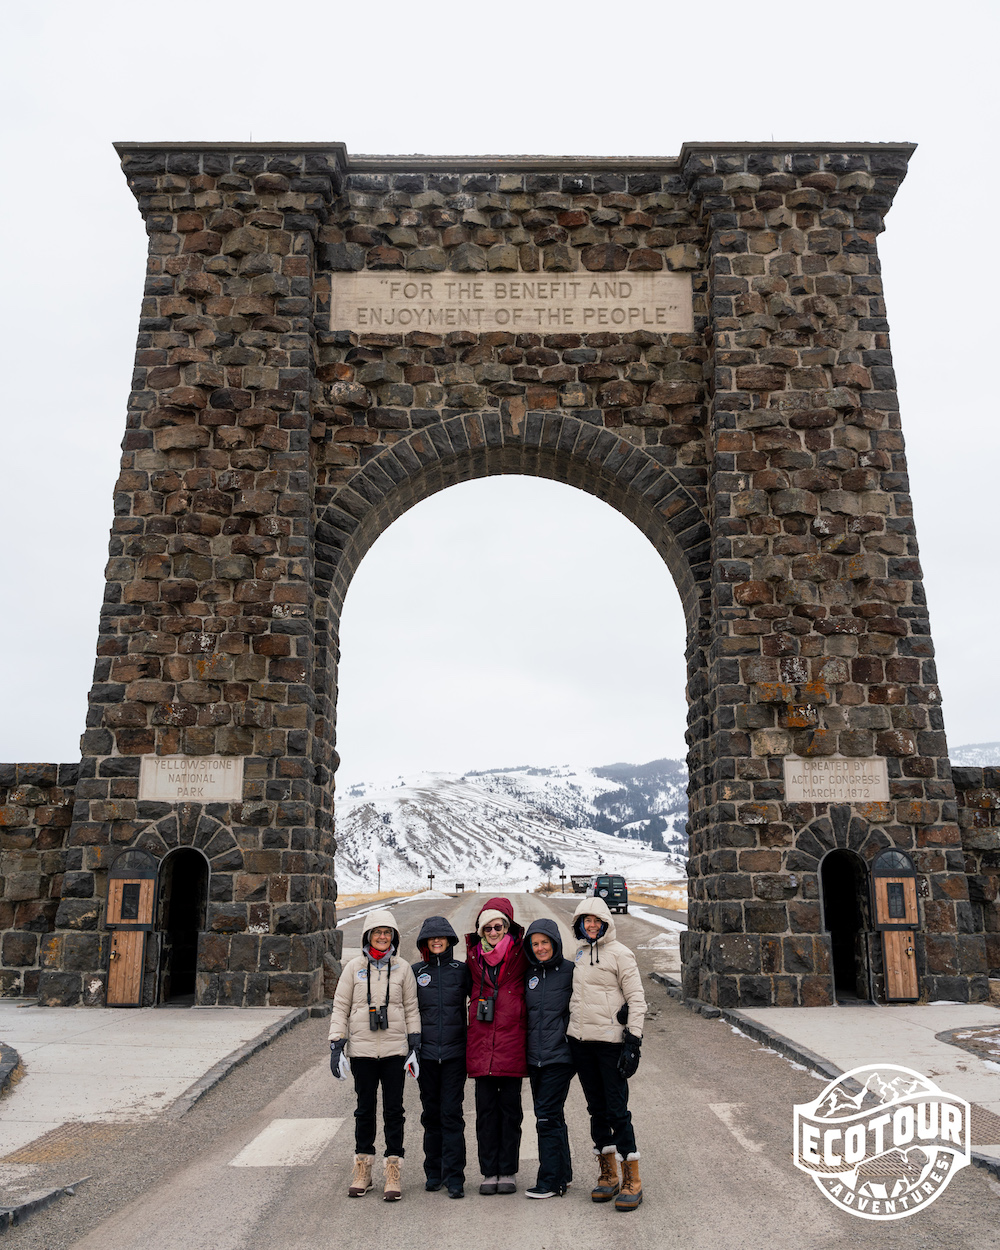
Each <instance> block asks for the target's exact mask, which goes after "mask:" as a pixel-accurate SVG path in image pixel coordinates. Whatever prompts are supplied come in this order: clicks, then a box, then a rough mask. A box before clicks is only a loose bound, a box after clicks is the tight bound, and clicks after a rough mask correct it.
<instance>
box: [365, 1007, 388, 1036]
mask: <svg viewBox="0 0 1000 1250" xmlns="http://www.w3.org/2000/svg"><path fill="white" fill-rule="evenodd" d="M368 1027H369V1028H370V1029H371V1031H372V1032H373V1033H377V1032H378V1031H379V1029H387V1028H388V1027H389V1007H388V1005H387V1004H386V1003H383V1004H382V1006H381V1007H369V1008H368Z"/></svg>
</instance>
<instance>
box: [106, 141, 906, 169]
mask: <svg viewBox="0 0 1000 1250" xmlns="http://www.w3.org/2000/svg"><path fill="white" fill-rule="evenodd" d="M916 146H917V145H916V144H915V143H895V142H891V143H831V142H829V141H823V142H817V143H800V142H794V143H780V142H774V141H771V142H767V143H750V142H745V141H742V142H738V143H723V142H714V141H713V142H707V143H684V144H683V145H682V146H681V150H680V152H679V153H678V154H677V155H676V156H554V155H549V156H546V155H508V156H502V155H481V156H470V155H454V156H432V155H428V154H425V153H414V154H413V155H410V156H406V155H370V154H366V153H359V154H357V155H354V156H352V155H351V154H350V153H349V152H348V150H347V145H346V144H345V143H339V142H329V143H282V142H280V141H277V140H275V141H274V142H268V143H253V142H240V141H234V142H232V143H225V142H221V141H215V140H213V141H211V142H206V141H203V140H199V141H191V142H179V141H177V140H168V141H163V142H146V141H142V142H139V141H135V140H118V141H117V142H116V143H115V144H114V148H115V151H116V152H117V153H118V155H119V156H125V155H127V154H128V153H130V152H327V153H329V154H330V155H331V156H333V157H334V158H335V160H336V163H337V164H338V165H339V166H340V167H341V168H342V169H343V170H344V171H345V172H346V173H355V172H357V173H377V172H385V173H401V172H407V173H408V172H411V171H412V172H414V173H419V172H436V171H441V172H453V173H461V172H463V171H464V172H475V173H481V172H483V171H484V170H497V171H507V172H510V173H520V172H524V171H533V170H548V171H552V172H560V171H562V172H568V171H574V170H593V169H604V170H628V171H630V172H632V173H641V172H643V171H645V170H649V171H654V170H655V171H665V172H673V171H679V170H681V169H683V167H684V165H685V164H686V163H687V161H688V159H689V157H691V156H694V155H696V154H697V153H707V154H710V153H713V152H815V153H817V154H823V153H829V152H848V151H850V152H899V153H902V154H904V155H905V156H906V157H907V158H909V157H910V156H911V155H912V154H913V152H914V151H915V150H916Z"/></svg>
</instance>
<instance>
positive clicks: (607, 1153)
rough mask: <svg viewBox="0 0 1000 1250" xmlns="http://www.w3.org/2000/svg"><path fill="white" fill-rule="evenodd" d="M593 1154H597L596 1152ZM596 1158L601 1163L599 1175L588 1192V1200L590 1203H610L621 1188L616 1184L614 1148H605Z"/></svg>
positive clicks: (616, 1160)
mask: <svg viewBox="0 0 1000 1250" xmlns="http://www.w3.org/2000/svg"><path fill="white" fill-rule="evenodd" d="M594 1153H595V1154H597V1151H595V1152H594ZM597 1157H598V1159H600V1161H601V1174H600V1176H599V1177H598V1178H597V1184H596V1185H595V1186H594V1188H593V1189H592V1190H591V1191H590V1198H591V1201H592V1202H610V1201H611V1199H612V1198H613V1197H614V1196H615V1194H616V1193H617V1192H618V1190H619V1189H620V1188H621V1186H620V1185H619V1184H618V1156H617V1155H616V1153H615V1148H614V1146H605V1147H604V1149H603V1150H602V1151H601V1152H600V1154H597Z"/></svg>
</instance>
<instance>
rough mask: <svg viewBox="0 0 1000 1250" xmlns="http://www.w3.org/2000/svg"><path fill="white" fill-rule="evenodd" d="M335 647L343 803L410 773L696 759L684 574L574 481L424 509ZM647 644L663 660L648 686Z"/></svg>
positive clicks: (381, 550) (365, 586) (450, 497)
mask: <svg viewBox="0 0 1000 1250" xmlns="http://www.w3.org/2000/svg"><path fill="white" fill-rule="evenodd" d="M640 640H641V642H640ZM339 641H340V647H341V650H342V663H341V665H340V669H339V673H338V683H337V717H338V750H339V752H340V754H341V756H342V760H343V762H342V765H341V769H340V771H339V772H338V776H337V797H338V798H340V797H341V796H342V795H344V794H345V793H346V792H347V791H348V790H349V789H350V786H351V784H352V783H356V782H359V781H367V782H371V781H374V780H381V779H383V778H384V779H386V780H388V778H389V776H390V775H391V776H393V777H395V776H396V775H397V774H408V773H414V772H425V771H440V770H443V771H444V772H460V771H464V770H465V769H467V768H484V767H497V766H499V765H501V764H510V763H513V762H519V763H524V762H531V763H533V764H537V765H553V764H559V763H562V764H565V763H570V762H572V763H574V764H578V765H584V764H586V765H588V766H589V765H595V764H600V763H606V762H610V761H613V760H623V759H627V760H631V761H633V762H635V763H637V764H638V763H642V762H643V761H646V760H650V759H653V758H654V757H665V756H669V757H671V758H674V759H683V758H684V755H685V753H686V747H685V745H684V730H685V720H686V710H687V703H686V699H685V692H684V676H685V674H684V661H683V656H684V646H685V631H684V620H683V615H682V612H681V607H680V603H679V601H678V599H677V597H676V594H675V591H674V586H673V584H672V580H671V578H670V575H669V573H668V572H667V570H666V569H664V567H663V561H662V559H661V557H660V556H659V554H658V553H657V552H656V551H655V549H654V548H653V547H652V546H651V544H649V543H648V542H647V541H646V540H645V536H643V535H641V534H639V533H638V532H637V531H636V529H635V527H634V525H633V524H631V523H630V522H629V521H628V520H627V519H626V518H624V517H622V516H621V514H620V513H617V512H616V511H615V510H614V509H613V508H610V507H606V506H604V503H603V501H599V500H597V499H595V498H594V497H593V496H591V495H588V494H587V493H586V492H584V491H581V490H578V489H572V488H570V487H568V486H567V485H566V484H563V483H558V482H552V481H548V480H540V479H539V478H538V477H534V476H527V475H523V474H522V475H515V474H511V475H504V476H503V477H499V476H493V477H490V478H480V479H479V480H477V481H471V482H462V483H460V484H458V485H457V486H456V487H454V488H452V487H449V488H448V489H445V490H442V491H440V492H438V493H437V494H435V495H434V496H433V497H431V498H428V499H425V500H424V501H423V502H421V503H420V505H419V506H418V507H415V508H413V509H412V510H410V511H409V512H408V513H407V514H406V515H405V516H404V517H401V518H399V520H398V521H396V522H393V524H392V525H390V526H389V527H388V528H387V530H386V531H384V532H383V534H382V535H381V536H380V537H379V539H378V540H377V541H376V542H375V544H374V545H373V547H372V549H371V550H370V551H369V552H368V554H367V555H366V556H365V557H364V559H363V560H362V561H361V563H360V565H359V567H358V570H357V572H356V574H355V576H354V578H353V580H352V582H351V587H350V591H349V593H348V595H347V598H346V601H345V611H344V615H343V619H342V623H341V628H340V632H339ZM637 644H638V645H639V646H640V648H641V650H642V652H643V653H648V652H650V651H652V652H653V653H655V655H656V662H655V664H654V665H651V666H647V667H646V668H645V669H644V672H643V677H642V680H641V681H640V680H637V668H638V663H639V657H638V656H637V653H636V647H637ZM387 657H391V659H392V662H391V663H390V664H388V665H387V664H386V659H387ZM401 665H402V671H403V672H404V673H405V680H402V681H401V680H400V672H401V667H400V666H401ZM390 708H391V715H387V711H388V710H389V709H390ZM644 752H645V753H644ZM515 756H516V761H515Z"/></svg>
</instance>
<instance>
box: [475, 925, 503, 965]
mask: <svg viewBox="0 0 1000 1250" xmlns="http://www.w3.org/2000/svg"><path fill="white" fill-rule="evenodd" d="M509 946H510V934H509V933H505V934H504V935H503V937H502V938H501V939H500V941H499V942H497V944H496V946H494V947H493V949H492V950H491V951H488V950H487V949H486V947H485V946H483V945H482V943H480V946H479V950H480V952H481V953H482V956H483V959H485V960H486V962H487V963H488V964H489V966H490V967H491V968H495V967H496V966H497V964H498V963H499V962H500V960H501V959H503V957H504V955H506V954H507V949H508V947H509Z"/></svg>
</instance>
